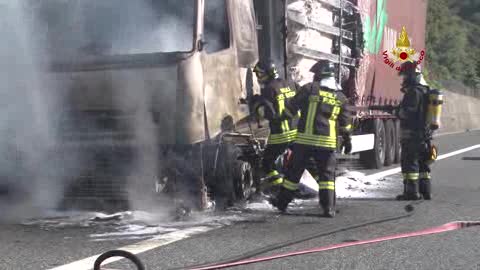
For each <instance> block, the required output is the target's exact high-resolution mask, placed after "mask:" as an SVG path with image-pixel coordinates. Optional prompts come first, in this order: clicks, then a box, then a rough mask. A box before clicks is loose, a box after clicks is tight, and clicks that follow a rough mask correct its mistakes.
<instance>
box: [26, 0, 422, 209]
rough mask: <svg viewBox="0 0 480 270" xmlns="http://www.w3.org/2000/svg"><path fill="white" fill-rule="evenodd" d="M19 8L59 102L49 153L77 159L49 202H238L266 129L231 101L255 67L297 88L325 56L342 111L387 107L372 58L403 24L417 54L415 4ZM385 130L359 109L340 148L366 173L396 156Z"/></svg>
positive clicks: (391, 99) (387, 92)
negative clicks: (59, 195) (276, 69)
mask: <svg viewBox="0 0 480 270" xmlns="http://www.w3.org/2000/svg"><path fill="white" fill-rule="evenodd" d="M31 8H32V14H35V16H36V18H37V21H38V25H37V27H38V31H40V33H44V36H45V40H44V42H45V44H47V45H46V48H47V51H48V55H49V59H48V69H46V70H45V72H46V74H48V76H49V77H50V78H52V80H53V81H55V90H52V91H58V93H59V95H62V97H63V101H64V102H63V108H65V109H64V110H63V111H62V114H61V117H60V118H61V120H60V121H59V122H58V128H57V129H58V134H59V136H58V137H59V138H60V139H59V141H60V142H59V143H58V146H57V148H56V149H55V153H56V154H58V155H63V156H70V155H72V154H75V156H78V157H79V159H81V162H79V164H82V167H81V168H80V169H78V170H75V174H72V175H71V177H70V178H69V179H68V183H69V184H68V185H67V187H66V189H65V193H64V200H63V202H62V205H63V206H64V207H82V208H85V207H87V206H88V205H91V208H95V209H98V208H99V204H98V203H99V201H101V202H102V203H105V202H107V205H108V207H109V208H111V207H112V206H115V208H118V207H120V208H128V207H130V206H131V205H129V200H128V199H127V198H129V196H131V194H132V192H133V193H135V194H136V195H140V196H145V197H147V196H149V195H153V196H157V197H162V198H164V197H166V198H171V199H173V200H174V201H176V202H178V201H180V202H181V203H186V204H189V205H190V206H194V207H195V208H198V209H205V208H207V207H209V203H208V202H209V201H215V202H216V204H217V206H218V205H221V206H223V205H229V204H231V203H233V202H235V201H238V200H243V199H246V198H248V196H249V195H250V194H251V193H252V192H254V186H255V182H256V181H258V179H259V177H260V175H261V167H260V164H261V162H260V160H261V158H262V151H263V149H264V146H265V144H266V143H267V141H268V128H267V127H268V125H266V124H265V123H263V124H261V125H256V124H253V123H250V121H249V119H250V118H249V113H250V112H249V108H248V105H246V104H242V102H240V101H241V100H245V99H247V100H248V99H249V98H250V97H252V96H253V95H255V94H257V93H259V87H258V84H257V82H256V78H255V76H254V74H253V73H252V68H253V66H254V65H255V63H256V62H257V61H258V60H261V59H272V60H274V61H275V63H276V64H277V66H281V67H282V68H281V72H280V73H281V76H282V77H283V78H286V79H290V80H294V81H296V82H298V83H299V84H301V85H302V84H305V83H307V82H309V81H310V80H311V79H312V76H313V74H311V73H310V72H309V69H310V67H311V66H312V65H313V64H314V63H315V62H316V61H318V60H319V59H328V60H330V61H332V62H334V63H335V64H336V65H337V69H338V75H337V80H338V82H339V83H340V84H341V85H342V87H343V91H344V93H345V94H346V95H347V97H348V98H349V100H350V103H351V105H353V106H368V105H388V104H398V102H399V101H400V99H401V93H400V78H399V76H398V75H397V72H396V71H395V68H392V67H391V66H392V64H391V63H390V64H386V58H385V56H384V55H385V54H384V52H385V51H387V54H388V53H389V52H390V51H391V50H392V49H394V48H395V47H396V40H397V39H398V38H399V36H400V33H401V30H402V28H403V27H405V29H406V30H407V33H408V37H409V38H410V39H409V41H410V42H411V47H413V48H415V49H416V50H417V51H419V52H420V51H421V50H423V48H424V44H425V37H424V36H425V23H426V8H427V2H426V1H424V0H420V1H417V0H403V1H394V0H351V1H347V0H298V1H295V0H159V1H154V0H143V1H140V0H100V1H99V0H84V1H64V0H45V1H34V2H32V4H31ZM390 62H392V63H393V61H390ZM398 133H399V125H398V121H397V120H396V119H394V118H393V117H392V116H391V115H388V114H382V113H379V112H374V111H368V110H367V111H365V110H364V111H359V112H358V113H357V115H356V117H355V125H354V136H353V138H352V139H353V140H352V143H353V153H354V154H359V155H360V159H361V160H362V161H364V164H365V165H366V166H367V167H368V168H376V169H378V168H381V167H382V166H388V165H391V164H393V163H396V162H399V160H400V152H401V149H400V144H399V136H398ZM339 150H340V149H339ZM66 181H67V180H66ZM88 202H92V204H89V203H88Z"/></svg>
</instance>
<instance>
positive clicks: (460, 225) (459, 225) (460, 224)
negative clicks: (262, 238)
mask: <svg viewBox="0 0 480 270" xmlns="http://www.w3.org/2000/svg"><path fill="white" fill-rule="evenodd" d="M472 226H480V221H455V222H450V223H446V224H443V225H441V226H437V227H432V228H428V229H424V230H420V231H415V232H408V233H400V234H393V235H388V236H383V237H378V238H373V239H370V240H363V241H357V242H350V243H341V244H334V245H328V246H324V247H319V248H313V249H306V250H301V251H294V252H287V253H282V254H277V255H273V256H266V257H260V258H255V259H248V260H241V261H237V262H231V263H224V264H216V265H210V266H205V267H200V268H191V269H190V270H208V269H223V268H227V267H233V266H239V265H247V264H252V263H259V262H265V261H271V260H275V259H280V258H285V257H291V256H297V255H305V254H310V253H316V252H322V251H327V250H332V249H339V248H345V247H351V246H359V245H365V244H372V243H378V242H384V241H389V240H395V239H401V238H408V237H418V236H424V235H429V234H437V233H443V232H448V231H454V230H460V229H464V228H467V227H472Z"/></svg>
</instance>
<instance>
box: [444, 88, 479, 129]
mask: <svg viewBox="0 0 480 270" xmlns="http://www.w3.org/2000/svg"><path fill="white" fill-rule="evenodd" d="M444 100H445V103H444V106H443V110H442V118H441V128H440V129H439V130H438V132H437V133H438V134H442V133H450V132H461V131H466V130H473V129H480V99H478V98H475V97H472V96H466V95H462V94H458V93H455V92H452V91H445V90H444Z"/></svg>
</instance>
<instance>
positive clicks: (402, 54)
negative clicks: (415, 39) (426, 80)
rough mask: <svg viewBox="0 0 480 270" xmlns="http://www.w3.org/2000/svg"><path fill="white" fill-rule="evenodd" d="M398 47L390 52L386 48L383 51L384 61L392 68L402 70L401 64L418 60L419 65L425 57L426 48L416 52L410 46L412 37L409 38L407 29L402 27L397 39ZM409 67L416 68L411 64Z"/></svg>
mask: <svg viewBox="0 0 480 270" xmlns="http://www.w3.org/2000/svg"><path fill="white" fill-rule="evenodd" d="M396 45H397V47H396V48H393V49H392V50H391V51H390V52H389V51H387V50H385V51H384V52H383V62H384V63H385V64H386V65H387V66H389V67H390V68H392V69H394V68H395V69H396V70H397V71H402V70H401V69H402V68H401V64H403V63H405V62H412V63H413V62H414V61H417V65H420V64H421V63H422V61H423V58H424V57H425V50H422V51H421V52H416V51H415V49H414V48H412V47H410V39H409V38H408V34H407V29H406V28H405V26H403V27H402V32H401V33H400V37H399V38H398V39H397V43H396ZM397 63H399V64H397ZM408 68H416V66H414V65H409V67H408Z"/></svg>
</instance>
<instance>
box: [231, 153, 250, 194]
mask: <svg viewBox="0 0 480 270" xmlns="http://www.w3.org/2000/svg"><path fill="white" fill-rule="evenodd" d="M233 181H234V185H235V195H236V197H237V199H239V200H246V199H248V198H249V197H250V195H251V194H252V189H253V172H252V165H250V163H248V162H246V161H242V160H235V161H234V171H233Z"/></svg>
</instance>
